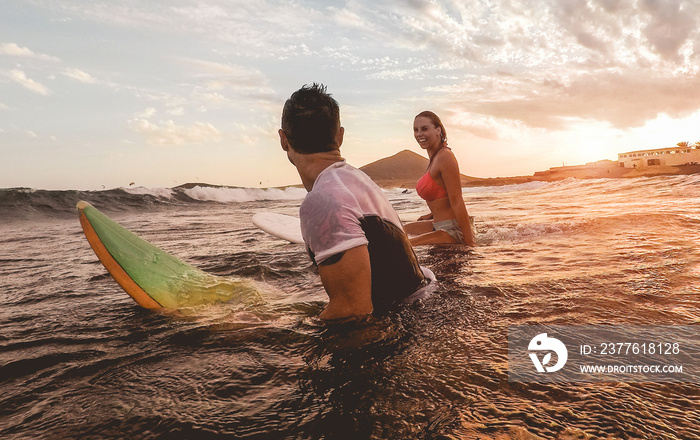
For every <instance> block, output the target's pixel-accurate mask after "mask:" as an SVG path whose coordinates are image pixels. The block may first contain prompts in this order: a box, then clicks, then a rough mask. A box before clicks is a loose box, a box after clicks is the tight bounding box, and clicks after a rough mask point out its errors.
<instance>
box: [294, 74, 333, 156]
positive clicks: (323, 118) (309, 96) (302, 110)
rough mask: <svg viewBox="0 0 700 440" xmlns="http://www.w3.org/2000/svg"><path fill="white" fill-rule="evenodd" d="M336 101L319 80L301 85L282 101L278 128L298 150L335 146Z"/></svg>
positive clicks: (316, 150)
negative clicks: (279, 126)
mask: <svg viewBox="0 0 700 440" xmlns="http://www.w3.org/2000/svg"><path fill="white" fill-rule="evenodd" d="M339 128H340V108H339V107H338V102H336V100H335V99H333V98H332V97H331V95H330V94H328V93H326V86H324V85H323V84H316V83H314V84H313V85H311V86H309V85H304V86H303V87H302V88H300V89H299V90H297V91H296V92H294V93H293V94H292V96H291V97H290V98H289V99H288V100H287V102H285V103H284V109H283V110H282V130H283V131H284V133H285V134H286V135H287V139H288V140H289V143H290V144H291V145H292V148H294V150H295V151H297V152H299V153H302V154H312V153H321V152H324V151H332V150H338V149H339V148H340V145H338V143H337V142H336V134H337V133H338V129H339Z"/></svg>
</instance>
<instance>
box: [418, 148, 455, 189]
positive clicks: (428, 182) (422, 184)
mask: <svg viewBox="0 0 700 440" xmlns="http://www.w3.org/2000/svg"><path fill="white" fill-rule="evenodd" d="M443 148H447V149H449V147H448V146H446V145H444V146H442V147H440V148H439V149H438V151H436V152H435V154H434V155H433V157H432V158H431V159H430V162H429V163H428V171H426V172H425V174H423V177H421V178H420V179H418V182H417V183H416V192H417V193H418V195H419V196H420V197H421V198H422V199H423V200H425V201H426V202H432V201H433V200H437V199H444V198H445V197H447V190H446V189H445V188H443V187H441V186H440V185H438V183H437V182H436V181H435V179H433V176H431V175H430V165H432V163H433V159H434V158H435V157H436V156H437V153H439V152H440V150H442V149H443Z"/></svg>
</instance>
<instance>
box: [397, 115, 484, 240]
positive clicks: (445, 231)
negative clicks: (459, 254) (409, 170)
mask: <svg viewBox="0 0 700 440" xmlns="http://www.w3.org/2000/svg"><path fill="white" fill-rule="evenodd" d="M413 135H414V136H415V138H416V141H417V142H418V144H419V145H420V146H421V148H423V149H424V150H426V151H427V152H428V158H429V159H430V162H429V163H428V169H427V170H426V173H425V174H424V175H423V177H421V178H420V180H418V183H417V184H416V192H417V193H418V195H419V196H420V197H421V198H423V199H424V200H425V201H426V202H427V203H428V208H429V209H430V214H427V215H423V216H421V217H419V218H418V221H417V222H413V223H407V224H405V225H404V230H405V231H406V233H407V234H409V235H411V236H414V237H412V238H411V244H412V245H414V246H419V245H423V244H454V243H459V244H465V245H467V246H474V232H473V231H472V225H471V222H470V220H469V214H468V213H467V207H466V206H465V204H464V199H462V182H461V179H460V174H459V165H458V164H457V159H456V158H455V155H454V154H453V153H452V150H451V149H450V148H449V147H448V146H447V132H446V131H445V126H444V125H442V121H440V118H439V117H438V116H437V115H436V114H435V113H433V112H429V111H425V112H422V113H420V114H419V115H418V116H416V118H415V120H414V122H413Z"/></svg>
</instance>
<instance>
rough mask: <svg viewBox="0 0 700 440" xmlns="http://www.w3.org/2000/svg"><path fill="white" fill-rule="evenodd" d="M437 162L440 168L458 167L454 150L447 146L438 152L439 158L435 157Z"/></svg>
mask: <svg viewBox="0 0 700 440" xmlns="http://www.w3.org/2000/svg"><path fill="white" fill-rule="evenodd" d="M435 162H436V164H435V165H437V166H438V167H440V168H442V167H443V166H454V165H457V157H456V156H455V154H454V153H453V152H452V149H451V148H450V147H447V146H446V147H444V148H442V149H441V150H440V151H439V152H438V154H437V156H436V157H435Z"/></svg>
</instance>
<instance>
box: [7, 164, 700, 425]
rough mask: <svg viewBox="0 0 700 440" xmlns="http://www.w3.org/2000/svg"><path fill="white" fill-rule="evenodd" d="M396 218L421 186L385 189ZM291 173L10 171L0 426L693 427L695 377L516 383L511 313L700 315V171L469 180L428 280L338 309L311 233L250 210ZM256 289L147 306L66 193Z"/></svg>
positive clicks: (679, 320)
mask: <svg viewBox="0 0 700 440" xmlns="http://www.w3.org/2000/svg"><path fill="white" fill-rule="evenodd" d="M387 194H388V196H389V198H390V200H391V202H392V203H393V205H394V206H395V208H396V209H397V211H398V212H399V214H400V215H401V217H402V219H404V220H411V219H414V218H416V217H417V216H418V215H420V214H422V213H424V212H425V206H424V204H423V202H422V201H421V200H420V199H419V198H418V197H417V196H416V195H415V193H408V194H404V193H403V192H402V191H401V190H387ZM303 196H304V192H303V190H300V189H287V190H255V189H245V188H241V189H224V188H199V187H196V188H192V189H189V190H183V189H146V188H128V189H115V190H109V191H97V192H78V191H33V190H29V189H5V190H0V438H3V439H64V438H94V439H100V438H128V439H151V438H192V439H202V438H205V439H206V438H237V439H276V438H280V439H282V438H284V439H440V438H442V439H445V438H454V439H494V438H495V439H553V438H559V439H618V438H619V439H697V438H700V424H699V423H698V421H700V384H698V383H625V382H623V383H619V382H617V383H616V382H611V383H563V384H562V383H550V384H531V383H515V382H512V383H511V382H509V381H508V362H507V348H508V347H507V333H508V327H509V326H513V325H520V324H544V325H576V324H617V325H624V324H635V325H640V324H655V325H696V324H700V251H699V249H700V176H698V175H691V176H673V177H654V178H639V179H629V180H628V179H601V180H565V181H561V182H552V183H545V182H532V183H528V184H523V185H513V186H505V187H484V188H465V189H464V199H465V201H466V202H467V206H468V208H469V211H470V214H472V215H473V216H475V217H476V225H477V231H478V236H477V242H478V243H479V246H478V247H477V248H475V249H473V250H464V249H462V248H458V247H453V246H434V247H422V248H418V249H417V254H418V257H419V259H420V260H421V263H422V264H423V265H424V266H427V267H428V268H430V269H432V270H433V271H434V272H435V274H436V276H437V278H438V280H439V284H438V286H437V289H436V290H435V292H434V293H433V295H432V296H431V297H430V298H428V299H426V300H423V301H422V302H420V303H417V304H413V305H411V306H407V307H405V308H403V309H401V310H399V311H397V312H396V313H395V314H393V315H391V316H389V317H387V318H384V319H380V320H376V319H375V320H369V321H368V322H363V323H356V324H351V325H345V326H336V327H329V326H325V325H323V324H322V323H320V322H319V321H318V320H316V319H315V318H314V315H316V314H317V313H318V312H320V310H321V309H322V307H323V305H324V303H325V298H326V297H325V293H324V291H323V288H322V286H321V284H320V281H319V279H318V275H317V273H316V272H315V269H314V268H313V266H312V265H311V263H310V261H309V259H308V257H307V255H306V253H305V251H304V248H303V246H300V245H293V244H288V243H285V242H282V241H280V240H277V239H275V238H273V237H271V236H269V235H267V234H265V233H263V232H261V231H259V230H257V229H255V227H254V226H253V225H252V223H251V221H250V218H251V216H252V215H253V214H254V213H255V212H257V211H259V210H272V211H276V212H281V213H287V214H294V213H295V212H296V211H297V209H298V206H299V204H300V203H301V200H302V198H303ZM80 199H84V200H87V201H89V202H91V203H92V204H93V205H94V206H95V207H96V208H98V209H100V210H101V211H103V212H104V213H106V214H107V215H109V216H110V217H112V218H113V219H114V220H116V221H118V222H120V223H121V224H123V225H124V226H126V227H129V228H130V229H132V230H133V231H134V232H136V233H137V234H139V235H141V236H142V237H143V238H145V239H147V240H149V241H151V242H153V243H154V244H156V245H158V246H160V247H162V248H163V249H165V250H167V251H169V252H171V253H173V254H175V255H177V256H179V257H181V258H182V259H184V260H185V261H188V262H190V263H191V264H193V265H195V266H198V267H200V268H202V269H203V270H205V271H207V272H211V273H214V274H217V275H222V276H237V277H245V278H248V279H252V280H254V281H255V282H257V283H258V284H259V286H260V288H261V290H262V291H263V292H264V297H265V304H262V305H254V306H251V305H244V304H235V303H224V304H216V305H210V306H207V307H201V308H196V309H192V310H187V311H186V313H180V314H166V313H156V312H151V311H146V310H143V309H140V308H139V307H137V306H136V305H135V303H134V302H133V301H132V300H131V299H130V298H129V297H128V296H127V295H126V294H125V293H124V292H123V291H122V290H121V289H120V288H119V286H118V285H117V284H116V283H115V282H114V281H113V280H112V279H111V277H110V276H109V275H108V274H107V273H106V271H105V270H104V268H103V267H102V266H101V264H100V263H99V262H98V261H97V259H96V257H95V256H94V254H93V252H92V250H91V249H90V247H89V245H88V243H87V241H86V240H85V238H84V236H83V234H82V231H81V229H80V226H79V223H78V216H77V212H76V211H75V208H74V206H75V203H76V202H77V201H78V200H80Z"/></svg>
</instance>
